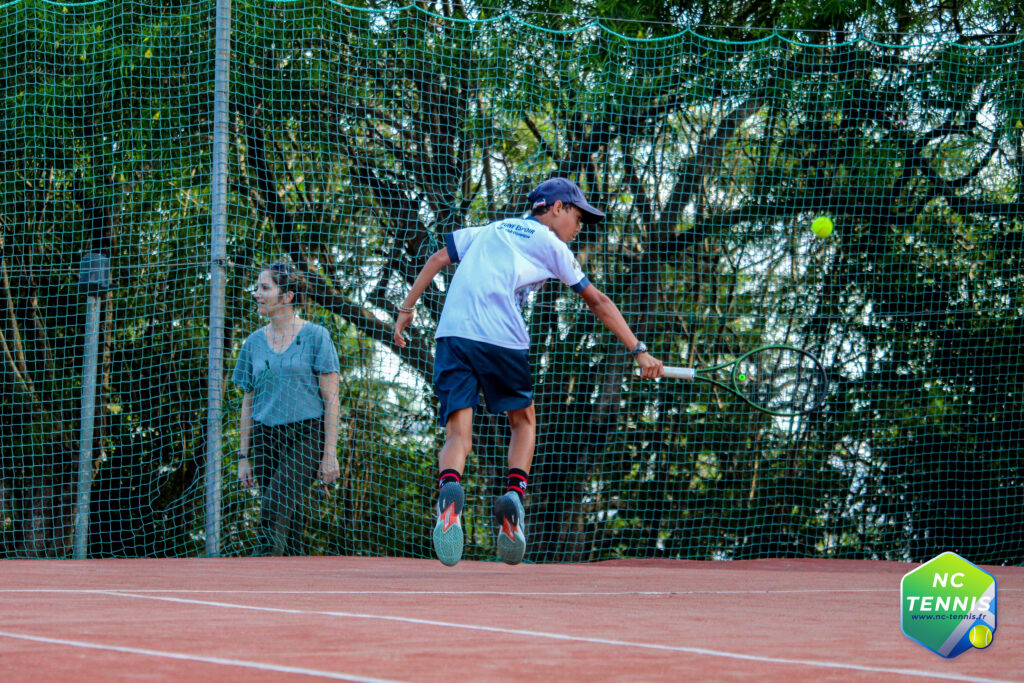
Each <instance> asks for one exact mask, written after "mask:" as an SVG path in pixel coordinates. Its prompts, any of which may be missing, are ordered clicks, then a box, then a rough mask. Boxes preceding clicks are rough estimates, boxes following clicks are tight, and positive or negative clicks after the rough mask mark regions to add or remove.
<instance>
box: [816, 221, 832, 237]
mask: <svg viewBox="0 0 1024 683" xmlns="http://www.w3.org/2000/svg"><path fill="white" fill-rule="evenodd" d="M811 231H812V232H813V233H814V234H815V235H817V236H818V237H821V238H822V239H824V238H826V237H828V236H829V235H831V234H832V219H831V218H829V217H828V216H818V217H817V218H815V219H814V220H813V221H811Z"/></svg>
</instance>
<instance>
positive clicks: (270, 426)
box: [231, 263, 339, 555]
mask: <svg viewBox="0 0 1024 683" xmlns="http://www.w3.org/2000/svg"><path fill="white" fill-rule="evenodd" d="M304 289H305V287H304V283H303V282H302V280H301V279H300V277H299V275H298V273H296V272H295V270H294V269H293V268H292V267H291V266H289V265H287V264H284V263H275V264H272V265H270V266H267V267H266V268H264V269H263V270H262V271H261V272H260V275H259V279H258V280H257V282H256V291H255V293H254V295H253V296H254V297H255V299H256V311H257V313H259V314H260V315H262V316H266V317H267V318H268V319H269V323H268V324H267V325H266V326H264V327H262V328H260V329H258V330H256V331H255V332H253V333H252V334H250V335H249V337H248V338H247V339H246V340H245V343H243V344H242V352H241V353H240V354H239V356H238V363H237V364H236V365H235V372H234V374H233V375H232V378H231V381H232V382H234V383H235V384H237V385H238V386H240V387H241V388H242V389H243V390H244V391H245V396H244V398H243V399H242V424H241V432H242V434H241V444H240V446H239V453H238V456H239V457H238V479H239V481H240V482H241V484H242V486H244V487H245V488H252V486H253V485H254V484H255V483H257V482H258V483H259V485H260V492H261V500H262V513H261V516H260V548H259V551H258V554H260V555H294V554H302V553H303V552H304V550H305V549H304V548H303V547H302V543H301V540H302V533H303V530H304V527H305V515H304V514H302V510H301V506H302V504H303V500H304V498H305V496H306V494H307V493H308V492H309V488H310V485H311V484H313V482H314V479H317V480H319V482H320V483H321V485H322V484H329V483H332V482H334V481H335V480H336V479H337V478H338V456H337V449H336V446H337V442H338V370H339V366H338V352H337V350H336V349H335V348H334V344H333V343H332V342H331V336H330V333H328V331H327V330H326V329H324V328H323V327H321V326H320V325H316V324H314V323H311V322H309V321H306V320H303V319H302V318H300V317H299V315H298V313H297V312H296V305H297V304H300V303H302V301H301V299H302V297H303V292H304Z"/></svg>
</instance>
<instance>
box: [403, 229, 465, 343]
mask: <svg viewBox="0 0 1024 683" xmlns="http://www.w3.org/2000/svg"><path fill="white" fill-rule="evenodd" d="M451 262H452V259H451V256H449V255H448V248H447V247H444V248H442V249H438V250H437V251H435V252H434V253H433V254H431V255H430V258H428V259H427V263H426V264H425V265H424V266H423V268H422V270H420V273H419V275H417V276H416V280H415V281H414V282H413V283H412V289H410V290H409V294H408V295H407V296H406V297H405V301H403V302H402V304H401V306H402V308H407V309H411V308H412V307H413V306H415V305H416V302H417V301H419V300H420V297H421V296H422V295H423V292H425V291H427V287H429V286H430V283H431V282H433V281H434V278H435V277H437V274H438V273H440V272H441V269H442V268H444V267H445V266H448V265H451ZM412 318H413V314H412V311H409V312H407V313H406V312H403V311H399V312H398V319H397V320H395V344H397V345H398V346H399V347H400V348H403V349H404V348H405V345H406V343H407V342H406V341H405V337H403V336H402V332H403V331H404V330H405V328H407V327H409V325H411V324H412Z"/></svg>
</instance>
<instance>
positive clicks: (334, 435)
mask: <svg viewBox="0 0 1024 683" xmlns="http://www.w3.org/2000/svg"><path fill="white" fill-rule="evenodd" d="M320 397H321V398H322V399H323V401H324V457H323V460H322V461H321V463H320V481H322V482H324V483H325V484H331V483H333V482H334V481H335V480H337V478H338V474H339V473H340V471H341V470H340V467H339V466H338V411H339V399H338V373H336V372H328V373H324V374H322V375H320Z"/></svg>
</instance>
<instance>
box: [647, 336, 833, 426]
mask: <svg viewBox="0 0 1024 683" xmlns="http://www.w3.org/2000/svg"><path fill="white" fill-rule="evenodd" d="M730 368H731V369H730ZM726 371H728V374H727V375H726V374H725V373H726ZM665 377H672V378H675V379H688V380H697V381H700V382H707V383H709V384H714V385H715V386H717V387H721V388H722V389H726V390H727V391H730V392H731V393H733V394H735V395H736V396H738V397H740V398H741V399H743V400H744V401H746V402H747V403H748V404H749V405H751V406H753V407H754V408H757V409H758V410H760V411H761V412H763V413H767V414H769V415H776V416H778V417H794V416H796V415H804V414H806V413H810V412H812V411H815V410H817V409H818V408H820V407H821V405H822V404H823V403H824V402H825V397H826V395H827V394H828V373H827V372H825V368H824V366H822V364H821V361H819V360H818V359H817V358H815V357H814V356H813V355H812V354H810V353H808V352H807V351H803V350H801V349H797V348H793V347H792V346H762V347H761V348H758V349H754V350H753V351H748V352H747V353H745V354H743V355H742V356H740V357H739V358H737V359H736V360H732V361H729V362H728V363H721V364H719V365H714V366H711V367H709V368H677V367H669V366H666V367H665Z"/></svg>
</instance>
